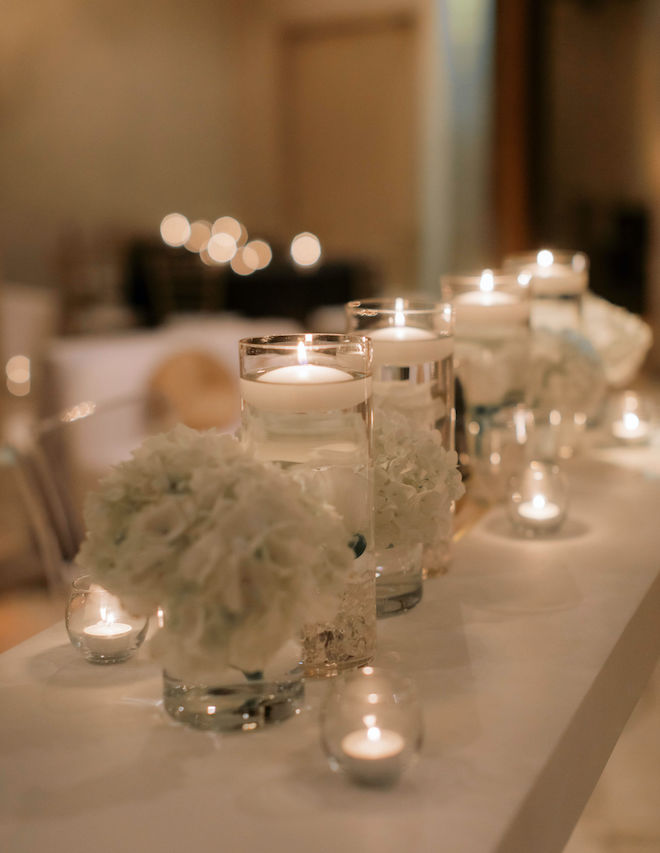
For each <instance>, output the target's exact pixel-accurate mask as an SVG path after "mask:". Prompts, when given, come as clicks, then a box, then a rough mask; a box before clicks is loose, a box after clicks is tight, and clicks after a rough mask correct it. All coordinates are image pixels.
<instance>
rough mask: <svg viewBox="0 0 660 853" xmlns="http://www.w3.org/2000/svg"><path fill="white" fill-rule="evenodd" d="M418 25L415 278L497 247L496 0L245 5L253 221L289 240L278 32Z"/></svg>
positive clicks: (245, 117) (263, 1)
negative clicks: (390, 17) (338, 23)
mask: <svg viewBox="0 0 660 853" xmlns="http://www.w3.org/2000/svg"><path fill="white" fill-rule="evenodd" d="M402 11H405V12H409V13H412V14H414V16H415V18H416V20H417V27H418V46H419V54H418V59H417V61H418V71H417V78H418V86H419V90H418V92H417V102H418V104H419V114H418V117H417V124H416V135H417V140H418V141H417V153H416V157H417V166H418V168H417V186H416V187H415V199H416V201H415V208H416V211H417V218H418V221H417V222H416V223H414V230H416V231H417V233H418V234H419V240H418V254H419V258H418V276H417V279H418V280H417V286H418V287H420V288H423V289H428V290H434V289H435V288H436V287H437V280H438V276H439V274H440V273H441V272H445V271H447V270H450V269H457V268H461V267H466V266H476V265H479V264H482V263H486V262H488V263H493V260H492V255H491V244H492V231H493V229H492V220H491V199H490V186H491V175H490V167H491V157H490V146H491V117H492V116H491V112H492V110H491V105H492V89H491V87H492V78H491V73H492V50H493V15H494V0H361V2H360V3H359V4H356V3H355V2H353V0H258V2H253V3H251V4H249V5H248V6H247V7H246V8H245V9H244V15H245V18H244V25H245V27H244V29H245V32H246V33H249V38H248V40H247V41H246V50H247V51H248V54H249V56H250V67H249V68H246V74H245V76H244V77H243V78H242V81H241V87H242V88H241V92H242V100H243V101H244V102H245V103H246V104H249V107H250V108H249V109H246V110H244V111H243V112H242V114H241V126H242V133H241V135H242V137H243V139H244V145H243V146H242V151H243V153H244V154H246V155H247V158H248V160H249V165H248V166H246V164H245V163H244V164H243V168H242V170H241V173H242V176H243V177H242V189H243V197H244V199H245V201H246V208H247V210H248V211H249V219H250V221H254V222H255V223H259V227H260V228H261V229H262V230H264V231H266V232H268V233H270V234H272V235H275V236H277V237H279V238H280V239H281V240H282V241H283V242H284V241H285V240H286V238H287V237H288V236H289V235H288V233H285V232H286V228H285V227H284V225H285V221H286V220H285V216H284V211H283V209H282V206H281V203H280V202H281V199H282V197H283V193H282V189H281V186H280V185H279V183H278V182H279V181H280V180H281V178H280V177H279V175H280V174H281V165H280V164H281V156H282V152H281V150H280V148H279V145H280V144H281V143H280V140H281V133H280V130H279V121H280V116H281V108H282V104H281V103H280V102H279V98H280V97H281V93H280V91H279V89H278V76H277V74H278V68H279V62H280V57H279V56H278V47H277V45H278V33H279V30H280V29H281V28H282V27H284V26H286V25H289V24H292V23H302V22H305V23H310V22H314V23H320V22H326V23H327V22H329V21H333V20H342V19H346V18H350V17H361V18H364V17H367V16H370V15H379V14H390V13H397V12H402Z"/></svg>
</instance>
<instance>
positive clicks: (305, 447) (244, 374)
mask: <svg viewBox="0 0 660 853" xmlns="http://www.w3.org/2000/svg"><path fill="white" fill-rule="evenodd" d="M239 356H240V371H241V379H240V388H241V441H242V442H243V444H244V445H245V446H246V447H248V448H249V449H250V450H251V451H252V453H253V454H254V455H255V457H256V458H257V459H260V460H262V461H264V462H272V463H274V464H276V465H280V466H281V467H282V468H285V469H286V470H287V471H288V472H289V473H291V475H292V476H295V477H296V479H297V480H298V481H299V482H300V483H301V484H302V485H303V487H304V488H305V489H306V490H307V492H308V493H309V494H310V495H311V496H312V497H314V498H315V499H316V500H318V501H319V502H323V503H327V504H329V505H331V506H333V507H334V509H335V510H336V511H337V512H338V513H339V514H340V515H341V516H342V517H343V518H344V519H345V520H346V522H347V524H350V539H349V543H348V544H350V545H351V547H352V548H353V552H354V554H355V561H354V563H353V568H352V571H351V573H350V576H349V578H348V580H347V582H346V584H345V587H344V591H343V594H342V596H341V600H340V605H339V609H338V611H337V612H336V614H334V616H333V617H331V618H330V619H329V620H328V621H327V622H323V623H310V624H307V625H305V626H304V629H303V662H304V669H305V675H306V676H307V677H325V676H334V675H336V674H337V673H338V672H341V671H343V670H344V669H350V668H353V667H358V666H362V665H364V664H365V663H368V662H369V661H371V660H372V659H373V656H374V654H375V649H376V592H375V571H374V561H373V547H374V534H373V484H372V460H371V448H372V434H373V415H372V406H371V400H372V375H371V368H372V349H371V342H370V340H369V338H367V337H365V336H363V335H345V334H299V335H280V336H272V337H263V338H246V339H244V340H241V341H240V343H239Z"/></svg>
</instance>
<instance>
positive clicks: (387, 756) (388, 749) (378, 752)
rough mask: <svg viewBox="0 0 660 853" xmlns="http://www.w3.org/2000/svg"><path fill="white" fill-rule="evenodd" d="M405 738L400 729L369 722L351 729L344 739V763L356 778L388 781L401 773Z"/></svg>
mask: <svg viewBox="0 0 660 853" xmlns="http://www.w3.org/2000/svg"><path fill="white" fill-rule="evenodd" d="M404 747H405V740H404V739H403V737H401V735H400V734H399V733H398V732H395V731H392V730H391V729H381V728H379V727H378V726H370V727H369V728H367V729H360V730H359V731H354V732H350V733H349V734H347V735H345V736H344V737H343V738H342V741H341V749H342V752H343V754H344V760H343V766H344V768H345V770H346V772H347V773H349V774H350V775H351V776H352V777H353V778H354V779H355V780H356V781H358V782H362V783H366V784H388V783H391V782H393V781H395V780H396V779H397V778H398V776H399V774H400V773H401V770H402V767H401V761H400V758H401V754H402V752H403V750H404Z"/></svg>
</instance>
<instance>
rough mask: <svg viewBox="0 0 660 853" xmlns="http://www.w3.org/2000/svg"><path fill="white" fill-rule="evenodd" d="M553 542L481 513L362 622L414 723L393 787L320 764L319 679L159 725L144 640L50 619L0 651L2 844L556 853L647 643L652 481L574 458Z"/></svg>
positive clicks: (652, 589)
mask: <svg viewBox="0 0 660 853" xmlns="http://www.w3.org/2000/svg"><path fill="white" fill-rule="evenodd" d="M570 474H571V479H572V485H573V502H572V506H571V511H570V518H569V520H568V521H567V523H566V526H565V528H564V529H563V531H562V532H561V533H560V534H559V535H558V536H556V537H555V538H552V539H546V540H540V541H521V540H517V539H514V538H513V536H512V534H511V532H510V529H509V526H508V523H507V521H506V519H505V518H504V516H503V515H502V512H501V510H499V509H496V510H492V511H491V512H490V513H489V514H487V515H486V516H485V517H484V518H483V519H482V520H481V521H480V522H479V523H478V525H477V526H476V527H475V528H474V529H473V530H472V531H470V533H469V534H468V535H467V536H465V537H464V538H463V539H462V540H461V541H460V542H459V543H458V545H457V546H456V553H455V559H454V562H453V566H452V569H451V572H450V573H449V574H448V575H447V576H445V577H442V578H438V579H435V580H433V581H429V582H428V583H427V585H426V589H425V593H424V599H423V601H422V603H421V604H420V605H419V606H418V607H417V608H416V609H415V610H414V611H412V612H411V613H409V614H407V615H406V616H402V617H397V618H393V619H390V620H386V621H383V622H381V623H379V651H378V662H380V663H384V664H388V665H394V666H400V667H402V668H403V669H405V670H407V671H409V672H411V673H412V674H413V675H414V676H415V678H416V680H417V683H418V686H419V689H420V693H421V697H422V701H423V707H424V716H425V723H426V740H425V744H424V747H423V751H422V754H421V758H420V760H419V762H418V764H417V765H416V766H414V767H413V768H411V769H410V771H409V772H408V773H407V775H405V776H404V777H403V779H402V780H401V782H400V784H399V785H398V786H397V787H395V788H393V789H392V790H386V791H379V790H364V789H360V788H357V787H354V786H353V785H351V784H350V783H349V782H347V780H346V779H344V778H342V777H340V776H336V775H334V774H332V773H331V772H330V770H329V769H328V766H327V764H326V762H325V759H324V757H323V754H322V752H321V748H320V745H319V728H318V717H317V714H318V706H319V702H320V698H321V696H322V693H323V690H324V689H325V685H323V684H318V683H315V684H311V685H309V688H308V702H309V708H308V710H307V711H306V712H305V713H303V714H302V715H301V716H300V717H299V718H296V719H293V720H289V721H287V722H286V723H284V724H282V725H281V726H279V727H272V728H269V729H267V730H263V731H259V732H256V733H251V734H241V735H212V734H206V733H200V732H196V731H192V730H188V729H186V728H184V727H181V726H179V725H177V724H175V723H173V722H172V721H170V720H169V719H168V718H167V717H166V716H165V715H164V713H163V711H162V709H161V707H160V706H159V704H158V703H159V699H160V692H161V683H160V677H159V672H158V670H157V668H156V667H155V666H154V665H153V664H151V663H150V662H148V661H147V660H146V659H145V657H144V656H141V657H140V658H139V659H137V660H134V661H131V662H129V663H127V664H124V665H120V666H113V667H107V668H102V667H95V666H92V665H90V664H88V663H86V662H85V661H84V660H83V659H82V658H81V657H80V656H79V655H78V653H77V652H76V651H75V650H74V649H73V648H72V647H71V646H70V645H69V644H68V642H67V637H66V634H65V631H64V628H63V626H62V625H61V624H60V625H57V626H54V627H53V628H51V629H49V630H48V631H46V632H44V633H43V634H40V635H38V636H37V637H35V638H33V639H31V640H29V641H27V642H26V643H23V644H22V645H20V646H18V647H17V648H15V649H13V650H11V651H9V652H7V653H5V654H4V655H2V656H0V691H1V693H2V698H1V701H0V741H1V757H0V785H1V788H0V822H1V823H0V827H1V828H0V849H1V850H3V851H6V853H19V851H20V853H23V851H26V852H27V851H30V853H34V851H49V853H53V852H54V851H56V852H57V853H58V852H59V851H62V853H64V851H66V853H83V851H85V853H89V851H93V853H117V851H119V850H122V851H123V850H125V851H142V853H145V851H146V853H152V851H153V853H160V852H161V851H183V850H190V851H217V850H223V851H225V850H226V851H263V850H267V851H269V853H290V851H292V850H294V849H295V850H305V851H307V850H309V851H314V853H330V851H332V853H334V851H339V850H341V851H342V853H365V851H367V853H371V852H372V851H373V853H376V852H378V853H388V852H389V851H391V853H401V851H402V850H410V851H429V853H431V851H432V853H438V851H448V853H496V851H497V853H559V851H560V850H561V849H562V847H563V845H564V843H565V841H566V839H567V838H568V835H569V833H570V831H571V829H572V827H573V825H574V823H575V821H576V819H577V817H578V816H579V814H580V812H581V810H582V808H583V806H584V804H585V802H586V799H587V798H588V796H589V793H590V791H591V789H592V788H593V786H594V784H595V782H596V780H597V778H598V775H599V774H600V771H601V769H602V767H603V765H604V763H605V761H606V759H607V757H608V755H609V753H610V751H611V749H612V747H613V745H614V743H615V741H616V738H617V737H618V735H619V733H620V731H621V729H622V727H623V725H624V723H625V720H626V718H627V716H628V714H629V712H630V711H631V709H632V707H633V705H634V703H635V701H636V699H637V697H638V696H639V694H640V692H641V690H642V688H643V685H644V684H645V682H646V680H647V678H648V675H649V673H650V672H651V669H652V667H653V665H654V662H655V661H656V659H657V657H658V653H659V651H660V620H658V618H657V615H658V612H659V608H660V560H659V559H658V554H660V524H659V523H658V507H659V506H660V482H659V481H657V480H648V479H646V478H645V477H644V476H643V474H640V473H639V472H637V471H630V470H624V469H621V468H614V467H611V466H606V465H603V464H602V463H596V462H581V463H579V464H575V465H573V466H572V469H571V471H570Z"/></svg>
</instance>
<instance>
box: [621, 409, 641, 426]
mask: <svg viewBox="0 0 660 853" xmlns="http://www.w3.org/2000/svg"><path fill="white" fill-rule="evenodd" d="M623 426H624V427H625V428H626V429H628V430H636V429H637V427H638V426H639V416H638V415H636V414H635V412H624V414H623Z"/></svg>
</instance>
